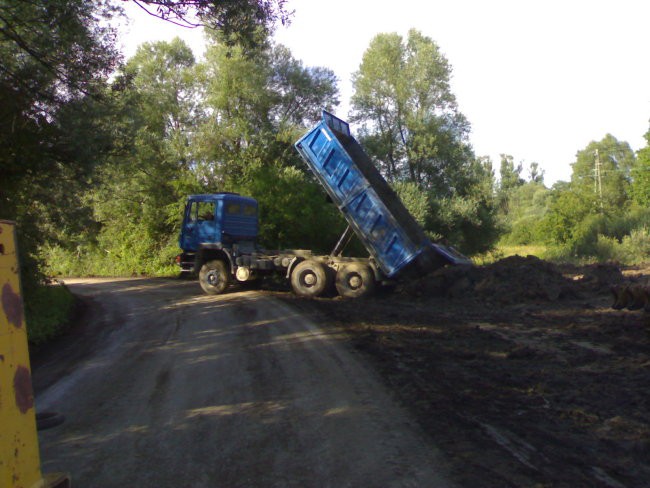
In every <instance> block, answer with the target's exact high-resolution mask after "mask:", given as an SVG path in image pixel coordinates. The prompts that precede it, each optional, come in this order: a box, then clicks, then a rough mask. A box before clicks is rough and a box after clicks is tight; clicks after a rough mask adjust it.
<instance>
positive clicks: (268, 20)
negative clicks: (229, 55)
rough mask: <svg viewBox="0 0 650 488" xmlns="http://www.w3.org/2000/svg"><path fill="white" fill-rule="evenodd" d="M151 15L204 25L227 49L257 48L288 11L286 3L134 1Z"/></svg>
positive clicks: (256, 0)
mask: <svg viewBox="0 0 650 488" xmlns="http://www.w3.org/2000/svg"><path fill="white" fill-rule="evenodd" d="M133 1H134V2H135V3H136V4H137V5H139V6H140V7H141V8H142V9H144V10H145V11H146V12H148V13H149V14H151V15H154V16H156V17H160V18H161V19H163V20H166V21H168V22H172V23H174V24H178V25H181V26H184V27H189V28H192V27H198V26H200V25H205V26H206V27H208V28H210V29H213V30H214V31H215V34H217V33H218V35H219V36H220V38H221V39H222V40H226V41H227V44H228V45H230V46H233V45H239V46H243V47H244V48H245V49H246V50H251V49H253V50H254V49H256V48H257V47H259V44H260V43H263V42H264V40H265V39H266V38H267V37H268V35H269V34H270V33H271V32H272V31H273V29H274V27H275V25H276V24H277V23H278V22H279V23H282V24H283V25H284V24H287V23H288V22H289V19H290V17H291V14H292V13H291V12H287V10H286V9H285V5H284V4H285V0H133Z"/></svg>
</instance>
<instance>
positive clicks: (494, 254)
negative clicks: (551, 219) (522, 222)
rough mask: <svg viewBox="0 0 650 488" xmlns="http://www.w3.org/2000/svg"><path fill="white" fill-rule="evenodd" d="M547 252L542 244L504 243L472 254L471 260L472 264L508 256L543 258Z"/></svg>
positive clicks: (487, 262) (493, 260)
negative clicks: (475, 254) (482, 252)
mask: <svg viewBox="0 0 650 488" xmlns="http://www.w3.org/2000/svg"><path fill="white" fill-rule="evenodd" d="M547 252H548V248H547V246H545V245H543V244H529V245H504V244H500V245H498V246H497V247H496V248H494V249H493V250H491V251H488V252H486V253H484V254H479V255H478V256H474V257H473V258H472V260H473V261H474V264H478V265H486V264H491V263H494V262H495V261H499V260H500V259H503V258H507V257H510V256H524V257H525V256H536V257H538V258H540V259H544V258H545V256H546V254H547Z"/></svg>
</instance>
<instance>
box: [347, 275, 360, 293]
mask: <svg viewBox="0 0 650 488" xmlns="http://www.w3.org/2000/svg"><path fill="white" fill-rule="evenodd" d="M348 284H349V285H350V288H353V289H355V290H356V289H357V288H359V287H360V286H361V285H362V284H363V282H362V280H361V276H359V275H354V276H350V278H349V279H348Z"/></svg>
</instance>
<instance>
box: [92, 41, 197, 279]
mask: <svg viewBox="0 0 650 488" xmlns="http://www.w3.org/2000/svg"><path fill="white" fill-rule="evenodd" d="M194 66H195V60H194V55H193V54H192V51H191V49H190V48H189V47H188V46H187V45H186V44H185V43H184V42H183V41H181V40H180V39H178V38H176V39H174V40H172V41H170V42H164V41H161V42H155V43H145V44H143V45H141V46H140V47H139V48H138V50H137V52H136V54H135V55H134V56H133V58H131V59H130V60H129V61H128V62H127V64H126V65H125V66H124V68H123V69H122V71H121V73H120V75H119V77H117V79H116V80H115V82H114V84H113V93H114V96H115V97H116V99H117V100H116V103H118V104H119V106H120V107H121V113H120V114H119V118H117V117H116V119H115V122H116V123H120V124H122V125H123V126H122V127H121V131H120V134H119V136H120V138H121V140H122V141H123V151H122V152H121V153H120V154H117V155H115V156H114V157H113V158H111V159H110V160H109V161H107V162H106V164H104V165H103V166H102V168H101V169H100V170H99V172H98V173H99V178H100V184H99V186H98V188H97V189H96V190H95V191H94V192H93V197H92V200H93V204H94V209H95V217H96V219H97V220H98V222H99V223H100V224H101V226H102V230H101V232H100V233H99V236H98V238H99V240H100V242H101V244H102V248H103V249H104V250H105V251H106V250H107V251H110V256H111V259H112V260H114V262H115V265H116V266H117V268H116V269H119V270H120V271H122V272H125V271H126V272H142V271H150V270H151V269H152V268H154V269H155V267H156V266H160V265H161V264H162V263H164V261H165V258H166V257H169V256H166V255H165V252H166V251H165V248H166V246H171V244H170V241H171V242H173V238H172V236H173V235H174V233H175V224H176V220H177V219H178V215H179V213H180V208H181V205H180V203H179V201H181V200H182V199H183V198H184V196H185V194H186V193H187V189H188V187H189V188H191V187H192V186H191V184H189V183H188V180H189V177H188V173H189V172H190V166H191V165H192V164H193V154H192V149H191V144H192V137H193V134H194V131H195V129H194V128H195V126H196V125H197V124H198V123H199V121H200V120H201V117H202V115H203V112H202V108H201V107H200V105H199V98H198V88H197V86H196V83H195V79H196V77H195V73H194ZM173 251H175V249H174V250H173ZM173 251H169V253H170V254H171V253H173ZM120 266H122V267H121V268H120Z"/></svg>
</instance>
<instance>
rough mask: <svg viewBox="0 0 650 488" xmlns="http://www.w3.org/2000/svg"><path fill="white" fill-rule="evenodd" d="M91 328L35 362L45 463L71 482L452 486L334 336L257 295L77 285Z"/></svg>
mask: <svg viewBox="0 0 650 488" xmlns="http://www.w3.org/2000/svg"><path fill="white" fill-rule="evenodd" d="M66 284H68V286H70V288H71V289H72V291H73V292H74V293H75V294H77V295H79V296H82V297H83V299H84V303H85V304H86V307H85V309H86V310H85V312H84V313H83V316H82V317H81V322H82V323H81V325H79V326H78V327H77V328H76V329H75V330H73V331H72V333H71V334H70V335H69V336H68V337H66V338H64V339H63V340H62V341H61V342H59V343H58V344H55V346H54V347H53V348H51V350H49V351H45V352H43V353H42V354H39V355H37V356H38V357H37V359H36V361H33V364H32V366H33V377H34V386H35V390H36V404H37V409H38V410H39V411H52V410H54V411H57V412H60V413H62V414H63V415H65V417H66V422H65V423H64V424H63V425H61V426H59V427H56V428H54V429H50V430H46V431H42V432H40V433H39V441H40V446H41V455H42V466H43V470H44V471H45V472H50V471H67V472H69V473H70V474H71V476H72V479H73V486H75V487H97V488H101V487H125V486H134V487H135V486H137V487H158V488H164V487H175V488H176V487H227V488H232V487H290V486H297V487H303V488H304V487H312V486H313V487H319V488H320V487H333V488H341V487H438V486H439V487H446V486H450V483H449V482H448V481H446V476H445V466H444V465H443V464H442V462H441V461H440V456H439V454H438V453H437V451H436V449H435V447H433V446H432V445H431V443H430V440H429V438H427V437H425V436H423V435H422V434H421V433H420V432H419V430H418V427H417V424H416V423H415V422H414V421H413V420H412V419H411V418H410V417H409V416H408V414H407V413H405V411H404V410H403V409H402V408H400V407H399V406H398V405H397V404H396V403H395V402H394V401H393V400H392V399H391V397H390V395H389V394H388V393H387V391H386V390H385V389H384V388H385V387H384V386H383V385H382V384H381V382H380V380H379V378H378V377H376V376H375V373H373V371H372V370H371V369H370V368H369V367H367V366H366V365H365V364H364V360H363V359H362V358H361V356H359V353H357V352H355V351H354V350H353V349H351V348H349V346H347V345H346V341H345V340H343V337H342V336H341V335H340V334H339V333H338V332H337V331H336V330H335V329H327V330H321V329H319V328H318V327H317V326H315V325H314V324H313V323H312V322H311V321H310V320H309V319H307V318H305V317H304V316H301V315H300V314H299V313H298V312H296V311H295V310H294V309H293V308H290V307H288V306H287V305H285V304H282V303H281V302H279V301H277V300H275V299H273V298H272V297H269V296H265V295H264V294H260V293H256V292H250V291H249V292H236V293H229V294H226V295H222V296H218V297H208V296H205V295H202V294H201V293H200V290H199V287H198V285H197V284H196V283H195V282H183V281H177V280H154V279H122V280H115V279H113V280H100V279H92V280H91V279H88V280H69V281H66Z"/></svg>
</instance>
